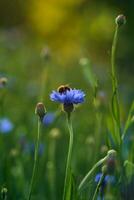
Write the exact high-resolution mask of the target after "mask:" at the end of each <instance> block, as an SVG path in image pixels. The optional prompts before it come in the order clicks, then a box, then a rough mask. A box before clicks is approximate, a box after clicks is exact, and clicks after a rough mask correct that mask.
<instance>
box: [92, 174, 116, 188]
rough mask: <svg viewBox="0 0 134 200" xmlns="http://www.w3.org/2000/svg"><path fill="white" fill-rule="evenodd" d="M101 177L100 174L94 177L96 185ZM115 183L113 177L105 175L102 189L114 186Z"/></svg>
mask: <svg viewBox="0 0 134 200" xmlns="http://www.w3.org/2000/svg"><path fill="white" fill-rule="evenodd" d="M102 176H103V174H102V173H98V174H97V175H96V177H95V182H96V183H97V184H98V183H99V181H100V179H101V177H102ZM114 183H115V177H114V176H113V175H106V176H105V177H104V179H103V181H102V183H101V184H102V185H101V186H102V187H105V186H106V185H107V184H114Z"/></svg>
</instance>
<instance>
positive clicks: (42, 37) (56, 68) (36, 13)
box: [0, 0, 134, 200]
mask: <svg viewBox="0 0 134 200" xmlns="http://www.w3.org/2000/svg"><path fill="white" fill-rule="evenodd" d="M133 8H134V1H133V0H127V1H125V0H118V1H116V0H101V1H100V0H65V1H63V0H38V1H37V0H27V1H24V0H12V1H10V0H0V76H1V77H3V76H4V77H6V78H7V79H8V83H7V86H6V87H5V88H0V90H1V92H0V98H1V100H0V101H1V113H0V118H1V120H2V119H3V118H6V119H9V120H10V121H11V122H12V125H13V128H12V130H11V131H9V132H8V133H10V134H5V133H3V132H2V131H1V135H0V143H1V145H0V154H1V162H0V186H1V187H3V186H5V187H7V188H8V196H9V199H10V200H11V199H24V196H25V195H26V194H27V191H28V187H29V181H30V178H31V171H32V167H33V152H34V142H35V137H36V134H37V117H36V116H35V114H34V110H35V106H36V103H37V102H38V101H43V102H44V104H45V106H46V109H47V111H48V113H49V112H50V113H52V114H54V116H55V120H54V121H53V122H52V123H50V124H47V125H45V126H42V133H41V146H40V162H39V171H38V175H37V180H36V187H35V190H34V198H33V199H49V200H51V199H52V200H55V199H57V200H58V199H61V195H62V190H63V180H64V170H65V160H66V154H67V147H68V131H67V128H66V119H65V114H64V113H63V112H60V110H61V107H59V105H58V104H56V103H53V102H51V101H50V99H49V94H50V93H51V91H52V90H53V89H57V87H58V86H59V85H61V84H69V85H70V86H71V87H75V88H81V89H82V90H84V91H85V93H86V101H85V104H83V105H82V106H80V107H78V108H77V109H76V111H75V112H74V115H73V126H74V132H75V142H74V159H73V169H74V171H75V174H76V176H77V182H79V181H80V180H81V177H83V175H84V174H85V173H86V172H87V171H88V170H89V168H91V166H92V165H93V164H94V163H95V162H96V161H97V160H98V159H99V158H101V157H102V156H104V155H105V153H106V151H107V149H108V148H109V147H108V141H107V135H108V133H109V130H108V127H107V121H108V124H109V120H110V119H109V118H110V109H109V105H110V100H111V95H112V92H111V72H110V70H111V68H110V51H111V44H112V39H113V34H114V29H115V23H114V20H115V17H116V16H117V15H118V14H120V13H123V14H125V15H126V18H127V23H126V25H125V26H124V27H121V29H120V36H119V43H118V52H117V59H116V62H117V72H118V73H117V74H118V79H119V91H120V106H121V113H122V115H121V116H122V123H123V122H124V120H125V119H126V116H127V112H128V109H129V107H130V103H131V102H132V100H133V97H134V90H133V84H134V81H133V77H134V76H133V74H134V59H133V55H134V42H133V41H134V39H133V36H134V20H133V19H134V12H133ZM85 66H86V67H88V68H89V71H88V72H91V74H92V73H93V74H95V75H94V76H95V77H97V79H98V93H97V98H98V101H97V103H96V106H95V105H94V104H93V96H94V90H93V87H92V86H93V85H92V81H90V80H89V79H88V77H87V71H85ZM91 74H90V73H89V76H90V75H91ZM96 110H97V114H96ZM106 119H107V120H106ZM126 154H127V152H126ZM93 155H94V156H93ZM132 160H133V158H132Z"/></svg>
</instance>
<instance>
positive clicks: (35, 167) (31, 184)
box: [27, 118, 41, 200]
mask: <svg viewBox="0 0 134 200" xmlns="http://www.w3.org/2000/svg"><path fill="white" fill-rule="evenodd" d="M40 125H41V122H40V118H38V133H37V139H36V146H35V154H34V166H33V172H32V178H31V183H30V189H29V194H28V198H27V199H28V200H30V199H31V195H32V192H33V187H34V182H35V175H36V171H37V166H38V153H39V140H40Z"/></svg>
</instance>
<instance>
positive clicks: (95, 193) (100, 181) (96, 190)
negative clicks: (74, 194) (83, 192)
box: [92, 174, 104, 200]
mask: <svg viewBox="0 0 134 200" xmlns="http://www.w3.org/2000/svg"><path fill="white" fill-rule="evenodd" d="M103 179H104V174H103V175H102V176H101V178H100V180H99V182H98V184H97V187H96V189H95V192H94V196H93V199H92V200H95V199H96V196H97V193H98V190H99V187H100V185H101V183H102V181H103Z"/></svg>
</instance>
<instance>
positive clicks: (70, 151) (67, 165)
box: [63, 113, 73, 200]
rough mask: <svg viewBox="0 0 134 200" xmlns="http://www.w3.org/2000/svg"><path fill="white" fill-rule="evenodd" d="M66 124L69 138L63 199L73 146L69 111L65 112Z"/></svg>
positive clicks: (69, 175)
mask: <svg viewBox="0 0 134 200" xmlns="http://www.w3.org/2000/svg"><path fill="white" fill-rule="evenodd" d="M67 124H68V129H69V134H70V138H69V149H68V156H67V163H66V172H65V182H64V191H63V200H65V199H66V195H67V191H68V186H69V183H70V177H71V159H72V148H73V128H72V121H71V115H70V113H68V114H67Z"/></svg>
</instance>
